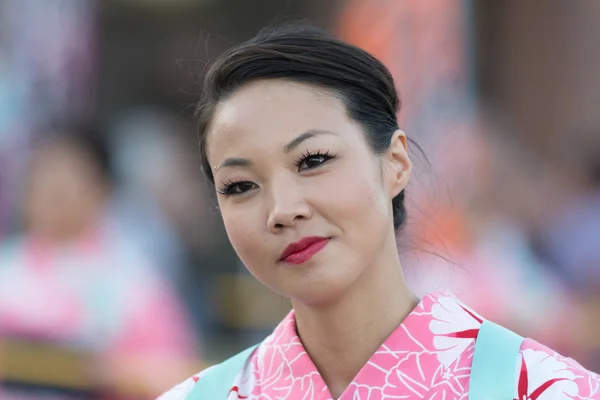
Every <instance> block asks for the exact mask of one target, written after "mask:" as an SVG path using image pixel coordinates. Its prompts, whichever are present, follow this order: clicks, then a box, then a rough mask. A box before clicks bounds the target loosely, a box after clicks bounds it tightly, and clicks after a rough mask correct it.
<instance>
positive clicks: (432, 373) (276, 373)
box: [160, 28, 600, 400]
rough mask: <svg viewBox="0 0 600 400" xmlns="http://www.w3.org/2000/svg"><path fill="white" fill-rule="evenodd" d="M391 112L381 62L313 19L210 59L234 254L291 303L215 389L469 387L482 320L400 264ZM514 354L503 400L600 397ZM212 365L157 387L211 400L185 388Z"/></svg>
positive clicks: (333, 393) (402, 182) (223, 202)
mask: <svg viewBox="0 0 600 400" xmlns="http://www.w3.org/2000/svg"><path fill="white" fill-rule="evenodd" d="M398 110H399V100H398V96H397V93H396V88H395V87H394V82H393V80H392V77H391V75H390V73H389V72H388V71H387V70H386V68H385V67H384V66H383V65H382V64H381V63H380V62H379V61H378V60H376V59H375V58H373V57H372V56H370V55H369V54H367V53H366V52H364V51H362V50H360V49H358V48H356V47H353V46H350V45H348V44H345V43H342V42H339V41H337V40H334V39H332V38H329V37H327V36H326V35H325V34H323V33H321V32H320V31H317V30H314V29H310V28H286V29H279V30H272V31H266V32H262V33H260V34H259V35H258V36H257V37H256V38H254V39H252V40H250V41H249V42H246V43H244V44H242V45H240V46H238V47H235V48H233V49H231V50H229V51H228V52H226V53H225V54H224V55H222V56H221V57H220V58H219V59H217V60H216V62H215V63H214V64H213V65H212V67H211V68H210V69H209V71H208V74H207V76H206V80H205V87H204V92H203V95H202V98H201V101H200V104H199V107H198V110H197V115H198V118H199V135H200V148H201V155H202V160H203V167H204V170H205V172H206V174H207V175H208V177H209V178H210V180H211V181H213V182H214V183H215V185H216V191H217V197H218V203H219V207H220V209H221V213H222V217H223V221H224V223H225V227H226V230H227V233H228V235H229V238H230V240H231V243H232V245H233V247H234V248H235V250H236V252H237V253H238V255H239V257H240V258H241V260H242V261H243V262H244V264H245V265H246V267H247V268H248V269H249V270H250V272H251V273H252V274H253V275H254V276H255V277H256V278H257V279H258V280H259V281H261V282H262V283H263V284H265V285H266V286H267V287H269V288H270V289H272V290H274V291H275V292H277V293H279V294H281V295H283V296H286V297H288V298H289V299H290V300H291V302H292V305H293V311H291V312H290V314H289V315H288V316H287V317H286V318H285V319H284V320H283V321H282V322H281V323H280V324H279V326H278V327H277V328H275V330H274V332H273V333H272V335H270V336H269V337H268V338H266V339H265V340H264V341H263V342H262V343H261V344H260V345H259V346H258V347H257V348H256V349H254V350H251V351H250V352H249V353H248V354H247V356H246V354H244V355H243V356H242V357H243V360H242V362H241V363H240V368H239V370H236V371H235V374H234V376H233V378H232V380H231V385H229V386H228V387H229V390H228V392H229V395H227V392H225V393H224V394H223V396H222V398H225V397H226V396H229V397H227V398H229V399H238V398H239V399H331V398H334V399H344V400H346V399H384V398H387V399H401V398H402V399H423V398H425V399H444V398H446V399H450V398H451V399H455V398H467V397H468V396H470V394H469V392H470V386H471V385H470V383H471V379H470V378H471V377H470V375H471V366H472V364H473V362H474V361H473V358H474V352H475V342H476V338H477V337H478V334H479V331H480V327H481V326H482V323H483V322H484V321H483V319H482V318H481V317H480V316H479V315H477V314H476V313H475V312H474V311H472V310H471V309H470V308H468V307H467V306H465V305H463V304H461V303H460V302H459V301H458V300H457V299H455V298H454V297H452V295H451V294H449V293H432V294H429V295H427V296H425V297H424V298H422V299H418V298H417V297H416V296H415V295H414V294H413V293H411V291H410V289H409V288H408V287H407V285H406V283H405V279H404V276H403V273H402V268H401V265H400V262H399V256H398V250H397V246H396V239H397V237H396V234H397V233H399V232H401V230H402V227H403V225H404V223H405V221H406V217H407V216H406V209H405V207H404V193H405V192H404V189H405V187H406V185H407V183H408V181H409V178H410V174H411V161H410V159H409V157H408V155H407V142H408V139H407V137H406V135H405V133H404V132H403V131H402V130H400V129H399V128H398V124H397V120H396V114H397V112H398ZM238 361H239V358H238ZM511 362H512V366H511V367H512V368H513V369H512V371H513V372H514V373H513V375H512V376H511V377H510V378H514V377H515V376H516V377H517V379H513V382H510V385H511V386H510V387H509V389H510V395H509V396H507V397H505V398H518V399H540V400H542V399H560V398H565V399H572V398H595V399H600V390H599V389H600V378H599V377H598V376H597V375H595V374H593V373H591V372H588V371H586V370H585V369H583V368H582V367H581V366H579V365H578V364H577V363H575V362H574V361H572V360H570V359H566V358H563V357H561V356H559V355H558V354H556V353H554V352H553V351H552V350H549V349H548V348H546V347H544V346H542V345H541V344H538V343H536V342H534V341H532V340H529V339H527V340H524V341H520V342H519V346H517V348H516V350H515V355H514V358H513V359H511ZM219 368H220V367H219V366H217V367H213V368H209V369H208V370H206V371H204V372H202V373H200V374H199V375H196V376H194V377H192V378H190V379H188V380H187V381H185V382H184V383H182V384H180V385H179V386H176V387H175V388H173V389H172V390H171V391H169V392H167V393H166V394H164V395H163V397H161V398H160V399H161V400H175V399H186V398H187V399H192V398H193V399H203V398H211V399H213V398H218V397H211V396H212V392H211V394H210V395H209V394H208V393H202V392H201V391H198V390H196V389H197V388H198V387H201V385H202V384H203V382H208V381H209V380H210V381H216V380H217V378H216V377H215V374H214V373H213V372H214V371H217V370H223V369H222V368H221V369H219ZM479 370H485V368H483V369H482V368H479ZM211 371H212V372H211ZM490 371H492V372H494V369H493V368H490ZM219 379H220V378H219ZM471 398H473V397H471ZM490 398H493V397H490Z"/></svg>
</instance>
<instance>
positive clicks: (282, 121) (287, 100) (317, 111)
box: [207, 80, 351, 156]
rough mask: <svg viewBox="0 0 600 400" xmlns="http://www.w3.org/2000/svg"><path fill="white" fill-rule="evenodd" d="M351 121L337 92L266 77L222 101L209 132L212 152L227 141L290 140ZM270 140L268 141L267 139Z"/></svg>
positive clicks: (239, 142) (236, 143)
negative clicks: (314, 130)
mask: <svg viewBox="0 0 600 400" xmlns="http://www.w3.org/2000/svg"><path fill="white" fill-rule="evenodd" d="M344 124H351V121H350V119H349V118H348V116H347V113H346V108H345V106H344V104H343V103H342V101H341V100H340V98H338V97H337V96H336V95H335V94H334V93H333V92H331V91H329V90H327V89H324V88H319V87H316V86H312V85H307V84H303V83H297V82H290V81H285V80H265V81H257V82H253V83H250V84H248V85H246V86H244V87H243V88H241V89H239V90H237V91H236V92H235V93H234V94H233V95H232V96H231V97H230V98H228V99H227V100H225V101H224V102H222V103H221V104H220V105H219V107H217V110H216V112H215V115H214V117H213V121H212V124H211V129H210V131H209V132H208V138H207V150H208V152H209V156H210V154H211V153H212V152H213V151H214V150H217V152H219V153H220V152H221V151H219V150H221V148H222V147H223V145H224V144H226V145H227V146H226V147H227V148H232V147H234V146H236V145H238V144H243V145H249V144H250V143H252V142H260V143H261V144H263V145H266V144H269V143H279V142H287V141H288V140H289V139H290V138H291V137H294V136H296V135H298V134H301V133H303V132H305V131H307V130H310V129H326V130H332V131H336V130H338V131H339V130H340V126H343V125H344ZM267 140H268V142H267Z"/></svg>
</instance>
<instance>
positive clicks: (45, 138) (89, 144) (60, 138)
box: [34, 120, 114, 185]
mask: <svg viewBox="0 0 600 400" xmlns="http://www.w3.org/2000/svg"><path fill="white" fill-rule="evenodd" d="M61 143H64V144H66V145H68V146H73V148H74V149H76V150H77V151H78V152H81V153H82V154H83V155H84V156H85V158H86V159H87V160H88V161H90V162H91V163H92V165H93V166H94V168H95V169H96V171H97V172H98V174H99V176H100V179H102V181H103V183H105V184H107V185H112V184H113V183H114V170H113V165H112V157H111V153H110V150H109V146H108V143H107V140H106V138H105V137H104V135H103V134H102V132H101V131H100V129H99V128H98V127H97V126H96V125H95V124H93V123H88V122H78V121H62V120H61V121H58V122H52V123H50V124H49V126H48V127H47V129H44V131H43V132H42V133H41V135H40V136H39V137H38V138H37V140H36V141H35V142H34V147H44V146H46V145H53V144H61Z"/></svg>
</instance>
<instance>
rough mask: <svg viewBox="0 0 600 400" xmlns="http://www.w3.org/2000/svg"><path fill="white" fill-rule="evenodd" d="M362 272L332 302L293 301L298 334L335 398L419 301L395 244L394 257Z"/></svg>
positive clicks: (380, 261)
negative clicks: (347, 288)
mask: <svg viewBox="0 0 600 400" xmlns="http://www.w3.org/2000/svg"><path fill="white" fill-rule="evenodd" d="M366 271H367V272H365V275H363V276H362V277H361V278H360V279H359V280H358V281H357V282H356V283H355V285H354V287H352V288H351V289H350V290H349V291H348V293H347V294H346V295H345V296H344V297H343V298H341V299H339V300H337V301H335V302H333V303H331V304H327V305H326V306H321V307H314V306H308V305H305V304H296V303H294V310H295V313H296V325H297V329H298V334H299V336H300V338H301V339H302V343H303V345H304V347H305V349H306V350H307V352H308V354H309V355H310V357H311V359H312V361H313V363H314V364H315V366H316V367H317V369H318V370H319V372H320V374H321V376H322V377H323V379H324V380H325V382H326V383H327V386H328V387H329V390H330V392H331V394H332V396H333V397H334V398H337V397H339V395H341V393H342V392H343V391H344V389H345V388H346V387H347V386H348V385H349V384H350V382H352V380H353V379H354V377H355V376H356V374H357V373H358V372H359V371H360V369H361V368H362V367H363V366H364V365H365V364H366V363H367V361H368V360H369V359H370V358H371V356H372V355H373V354H374V353H375V352H376V351H377V349H378V348H379V347H380V346H381V345H382V344H383V342H384V341H385V339H386V338H387V337H388V336H389V335H390V334H391V333H392V332H393V331H394V330H395V329H396V328H397V327H398V326H399V325H400V324H401V323H402V321H403V320H404V318H405V317H406V316H407V315H408V314H410V312H411V311H412V310H413V309H414V307H415V306H416V305H417V304H418V301H419V300H418V299H417V297H416V296H415V295H414V294H413V293H411V292H410V290H409V289H408V287H407V286H406V283H405V279H404V276H403V274H402V268H401V266H400V262H399V261H398V256H397V253H396V250H395V245H394V257H390V260H387V262H386V261H385V260H379V261H378V262H377V263H376V264H375V265H372V266H370V267H369V268H367V269H366Z"/></svg>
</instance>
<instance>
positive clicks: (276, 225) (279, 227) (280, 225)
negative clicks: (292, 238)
mask: <svg viewBox="0 0 600 400" xmlns="http://www.w3.org/2000/svg"><path fill="white" fill-rule="evenodd" d="M275 228H277V229H281V228H283V224H279V223H278V224H275Z"/></svg>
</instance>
